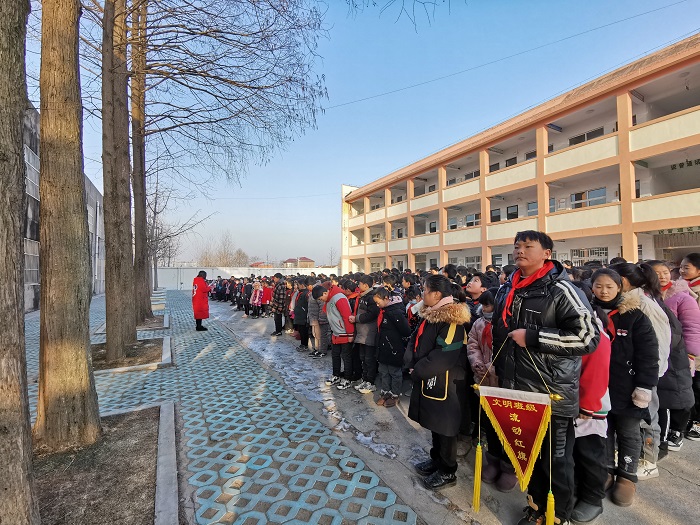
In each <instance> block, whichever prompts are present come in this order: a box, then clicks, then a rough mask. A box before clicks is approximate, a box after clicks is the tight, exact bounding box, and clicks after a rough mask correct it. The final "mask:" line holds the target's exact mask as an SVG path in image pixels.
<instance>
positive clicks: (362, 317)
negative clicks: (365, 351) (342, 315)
mask: <svg viewBox="0 0 700 525" xmlns="http://www.w3.org/2000/svg"><path fill="white" fill-rule="evenodd" d="M378 316H379V307H378V306H377V303H375V302H374V290H373V289H372V288H370V289H369V290H367V291H366V292H365V293H363V294H361V295H360V296H359V297H358V298H357V312H356V313H355V342H356V343H357V344H361V345H367V346H374V345H375V342H376V340H377V317H378Z"/></svg>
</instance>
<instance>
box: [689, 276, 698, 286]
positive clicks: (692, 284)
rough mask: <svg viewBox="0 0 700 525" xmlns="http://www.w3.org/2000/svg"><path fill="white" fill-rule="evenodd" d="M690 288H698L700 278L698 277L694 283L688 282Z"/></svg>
mask: <svg viewBox="0 0 700 525" xmlns="http://www.w3.org/2000/svg"><path fill="white" fill-rule="evenodd" d="M688 286H690V287H691V288H694V287H696V286H700V277H696V278H695V279H693V280H692V281H688Z"/></svg>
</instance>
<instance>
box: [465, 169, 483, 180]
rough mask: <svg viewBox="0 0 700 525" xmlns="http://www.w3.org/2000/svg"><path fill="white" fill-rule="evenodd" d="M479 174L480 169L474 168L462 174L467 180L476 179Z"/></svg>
mask: <svg viewBox="0 0 700 525" xmlns="http://www.w3.org/2000/svg"><path fill="white" fill-rule="evenodd" d="M480 175H481V171H480V170H474V171H470V172H469V173H465V174H464V180H469V179H476V178H478V177H479V176H480Z"/></svg>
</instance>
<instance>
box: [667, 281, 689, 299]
mask: <svg viewBox="0 0 700 525" xmlns="http://www.w3.org/2000/svg"><path fill="white" fill-rule="evenodd" d="M679 293H684V294H687V295H691V292H690V287H689V286H688V281H686V280H685V279H678V280H677V281H671V287H670V288H669V289H668V290H666V291H665V292H661V295H662V296H663V298H664V301H665V300H666V299H670V298H671V297H673V296H674V295H678V294H679Z"/></svg>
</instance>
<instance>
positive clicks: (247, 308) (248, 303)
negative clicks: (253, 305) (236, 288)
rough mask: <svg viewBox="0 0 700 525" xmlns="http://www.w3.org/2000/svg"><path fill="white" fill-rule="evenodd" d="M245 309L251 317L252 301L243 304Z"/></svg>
mask: <svg viewBox="0 0 700 525" xmlns="http://www.w3.org/2000/svg"><path fill="white" fill-rule="evenodd" d="M243 308H244V309H245V314H246V315H250V301H245V302H244V303H243Z"/></svg>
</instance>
